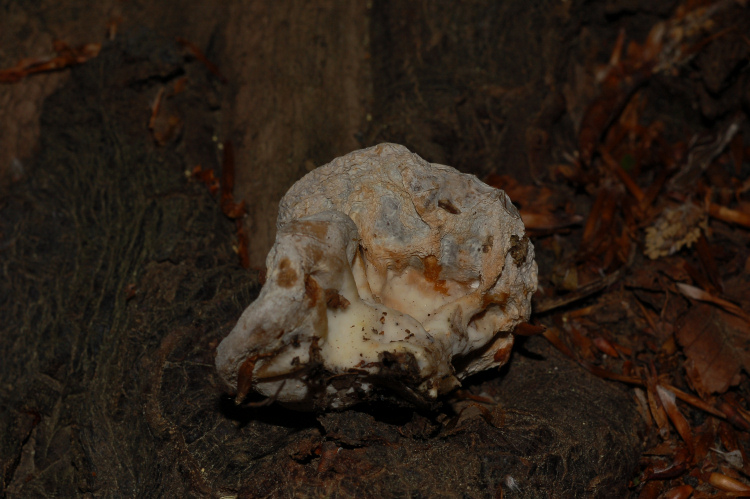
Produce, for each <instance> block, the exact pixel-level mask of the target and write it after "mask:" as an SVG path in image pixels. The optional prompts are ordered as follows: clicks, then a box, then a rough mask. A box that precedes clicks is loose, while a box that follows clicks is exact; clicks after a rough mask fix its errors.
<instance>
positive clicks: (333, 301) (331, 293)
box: [326, 288, 350, 310]
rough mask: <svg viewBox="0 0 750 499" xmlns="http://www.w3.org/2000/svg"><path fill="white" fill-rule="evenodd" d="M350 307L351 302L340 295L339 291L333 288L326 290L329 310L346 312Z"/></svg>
mask: <svg viewBox="0 0 750 499" xmlns="http://www.w3.org/2000/svg"><path fill="white" fill-rule="evenodd" d="M349 305H350V302H349V300H347V299H346V298H345V297H344V296H343V295H341V294H339V292H338V291H337V290H335V289H333V288H328V289H326V306H327V307H328V308H330V309H333V310H338V309H343V310H346V308H347V307H348V306H349Z"/></svg>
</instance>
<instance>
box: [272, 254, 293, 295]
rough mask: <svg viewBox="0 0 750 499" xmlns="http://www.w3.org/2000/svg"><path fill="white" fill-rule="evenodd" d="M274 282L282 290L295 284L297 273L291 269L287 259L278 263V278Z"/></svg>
mask: <svg viewBox="0 0 750 499" xmlns="http://www.w3.org/2000/svg"><path fill="white" fill-rule="evenodd" d="M276 282H277V283H278V284H279V286H281V287H282V288H291V287H292V286H294V283H295V282H297V271H295V270H294V269H293V268H292V263H291V262H290V261H289V259H288V258H284V259H283V260H281V262H279V277H278V278H277V279H276Z"/></svg>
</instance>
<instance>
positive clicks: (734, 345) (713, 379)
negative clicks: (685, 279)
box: [676, 303, 750, 396]
mask: <svg viewBox="0 0 750 499" xmlns="http://www.w3.org/2000/svg"><path fill="white" fill-rule="evenodd" d="M676 332H677V340H678V341H679V342H680V345H682V347H683V350H684V352H685V355H686V356H687V362H685V370H686V373H687V376H688V378H689V379H690V381H691V383H692V384H693V388H694V389H695V390H696V391H697V392H698V393H700V394H701V395H703V396H708V395H709V394H711V393H723V392H725V391H726V390H727V389H728V388H729V387H730V386H732V385H735V384H737V383H739V381H740V370H741V369H743V368H744V369H745V371H748V372H750V327H748V323H747V321H745V320H744V319H741V318H739V317H737V316H734V315H731V314H728V313H725V312H722V311H721V310H720V309H718V308H717V307H714V306H711V305H707V304H704V303H701V304H698V305H697V306H694V307H692V308H691V309H690V311H689V312H688V313H687V314H685V316H683V318H682V319H681V320H680V322H679V324H678V326H677V331H676Z"/></svg>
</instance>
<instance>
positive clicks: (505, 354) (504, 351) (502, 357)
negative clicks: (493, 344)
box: [492, 343, 513, 364]
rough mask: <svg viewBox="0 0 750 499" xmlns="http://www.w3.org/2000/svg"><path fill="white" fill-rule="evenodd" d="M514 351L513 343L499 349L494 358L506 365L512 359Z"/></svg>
mask: <svg viewBox="0 0 750 499" xmlns="http://www.w3.org/2000/svg"><path fill="white" fill-rule="evenodd" d="M512 349H513V343H510V344H508V345H506V346H504V347H503V348H498V349H497V352H495V355H494V356H493V357H492V358H493V360H494V361H495V362H500V363H501V364H505V363H506V362H508V359H509V358H510V351H511V350H512Z"/></svg>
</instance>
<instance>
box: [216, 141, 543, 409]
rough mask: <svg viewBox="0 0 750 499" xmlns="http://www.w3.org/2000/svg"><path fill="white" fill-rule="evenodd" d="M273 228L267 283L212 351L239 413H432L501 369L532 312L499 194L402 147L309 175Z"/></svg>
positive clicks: (511, 211) (528, 276) (517, 235)
mask: <svg viewBox="0 0 750 499" xmlns="http://www.w3.org/2000/svg"><path fill="white" fill-rule="evenodd" d="M277 229H278V232H277V235H276V242H275V244H274V246H273V248H272V249H271V251H270V253H269V254H268V257H267V260H266V266H267V269H268V270H267V274H266V283H265V285H264V286H263V289H262V290H261V292H260V295H259V296H258V298H257V299H256V300H255V301H254V302H253V303H252V304H250V306H248V308H247V309H246V310H245V311H244V312H243V314H242V316H241V317H240V319H239V321H238V322H237V325H236V326H235V327H234V329H233V330H232V331H231V332H230V334H229V335H228V336H227V337H226V338H225V339H224V340H223V341H222V342H221V344H220V345H219V346H218V349H217V356H216V366H217V368H218V371H219V373H220V375H221V376H222V378H223V379H224V380H225V381H226V382H227V383H228V384H229V385H230V386H231V387H232V389H233V390H236V393H237V398H236V400H237V401H238V402H240V401H242V400H243V399H244V398H245V396H246V395H247V393H248V392H249V391H250V390H256V391H257V392H260V393H261V394H263V395H266V396H268V397H271V398H272V399H273V400H277V401H279V402H281V403H283V404H285V405H287V406H291V407H294V408H298V409H327V408H333V409H337V408H343V407H347V406H350V405H352V404H355V403H357V402H361V401H363V400H367V399H372V398H374V397H378V396H381V395H382V394H383V393H389V392H390V393H394V392H395V393H396V394H398V395H399V396H400V398H402V399H407V400H409V401H411V402H413V403H417V404H427V405H429V404H431V403H432V402H434V401H435V400H436V399H437V397H438V396H439V395H440V394H443V393H446V392H448V391H450V390H451V389H453V388H454V387H456V386H458V385H460V382H461V380H462V379H464V378H466V377H467V376H469V375H471V374H473V373H476V372H479V371H482V370H485V369H488V368H491V367H497V366H501V365H503V364H504V363H505V362H507V360H508V358H509V355H510V349H511V347H512V344H513V334H512V333H513V330H514V328H515V327H516V326H517V325H518V324H519V323H521V322H524V321H526V320H527V319H528V317H529V314H530V312H531V296H532V294H533V293H534V291H536V287H537V266H536V262H535V261H534V247H533V245H532V244H531V243H530V242H529V239H528V238H527V236H526V235H525V231H524V225H523V222H522V221H521V217H520V216H519V214H518V211H517V210H516V208H515V207H514V206H513V204H512V203H511V201H510V199H509V198H508V196H507V195H506V194H505V192H503V191H501V190H498V189H495V188H492V187H490V186H488V185H486V184H484V183H482V182H480V181H479V180H478V179H477V178H476V177H474V176H473V175H467V174H463V173H460V172H458V171H457V170H455V169H453V168H451V167H448V166H444V165H438V164H430V163H428V162H426V161H425V160H423V159H422V158H420V157H419V156H417V155H416V154H413V153H411V152H410V151H409V150H408V149H406V148H405V147H403V146H399V145H395V144H380V145H378V146H375V147H370V148H368V149H363V150H359V151H355V152H352V153H350V154H347V155H346V156H342V157H340V158H337V159H335V160H333V161H332V162H330V163H329V164H327V165H324V166H321V167H319V168H317V169H316V170H313V171H312V172H310V173H309V174H307V175H306V176H305V177H304V178H302V179H301V180H300V181H298V182H297V183H296V184H294V185H293V186H292V188H291V189H290V190H289V191H288V192H287V193H286V195H285V196H284V198H283V199H282V200H281V203H280V206H279V217H278V221H277Z"/></svg>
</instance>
